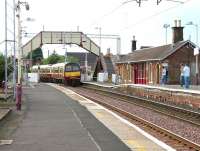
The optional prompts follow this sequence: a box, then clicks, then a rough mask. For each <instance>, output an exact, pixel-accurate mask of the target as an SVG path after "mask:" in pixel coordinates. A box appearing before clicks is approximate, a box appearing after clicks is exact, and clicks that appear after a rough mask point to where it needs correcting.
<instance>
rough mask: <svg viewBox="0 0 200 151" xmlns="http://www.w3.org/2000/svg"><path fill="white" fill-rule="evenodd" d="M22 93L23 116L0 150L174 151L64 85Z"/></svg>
mask: <svg viewBox="0 0 200 151" xmlns="http://www.w3.org/2000/svg"><path fill="white" fill-rule="evenodd" d="M50 85H51V86H50ZM24 95H25V98H26V100H27V102H26V104H27V111H26V114H25V117H24V119H23V121H22V123H21V124H20V126H19V128H18V129H17V130H16V132H15V133H14V134H13V136H12V139H13V143H12V144H11V145H2V146H0V150H1V151H27V150H29V151H43V150H44V151H141V150H142V151H165V150H168V151H174V149H172V148H171V147H169V146H167V145H166V144H164V143H162V142H160V141H159V140H157V139H156V138H154V137H152V136H150V135H149V134H147V133H145V132H144V131H142V130H140V129H139V128H138V127H135V126H134V125H132V124H130V123H129V122H127V121H126V120H124V119H122V118H120V117H119V116H117V115H116V114H115V113H113V112H111V111H109V110H107V109H105V108H104V107H102V106H100V105H98V104H96V103H94V102H92V101H90V100H88V99H86V98H84V97H82V96H80V95H78V94H76V93H74V92H73V91H71V90H69V89H67V88H64V87H61V86H58V85H54V84H49V85H47V84H41V83H40V84H38V85H35V86H34V87H30V88H25V89H24Z"/></svg>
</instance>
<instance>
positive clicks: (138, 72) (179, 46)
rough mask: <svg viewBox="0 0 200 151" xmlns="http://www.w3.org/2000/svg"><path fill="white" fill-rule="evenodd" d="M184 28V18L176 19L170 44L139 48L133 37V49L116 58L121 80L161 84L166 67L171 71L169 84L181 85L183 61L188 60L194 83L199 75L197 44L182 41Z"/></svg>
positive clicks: (191, 78)
mask: <svg viewBox="0 0 200 151" xmlns="http://www.w3.org/2000/svg"><path fill="white" fill-rule="evenodd" d="M183 28H184V27H182V26H181V21H175V26H174V27H172V30H173V43H172V44H168V45H163V46H158V47H150V48H144V49H140V50H136V40H135V39H133V41H132V52H131V53H129V54H127V55H120V56H119V59H118V60H117V61H116V68H117V72H118V75H119V76H120V77H121V80H122V82H124V83H134V84H160V80H161V76H162V67H163V66H164V67H165V68H167V71H168V81H167V83H168V84H179V82H180V64H181V63H183V64H185V63H187V64H188V65H189V67H190V70H191V74H190V80H191V84H195V83H196V80H197V78H196V71H195V70H196V68H195V67H196V62H195V56H194V48H195V47H196V45H195V44H194V43H193V42H191V41H190V40H186V41H184V40H183ZM198 59H199V58H198ZM199 62H200V59H199ZM198 79H199V77H198Z"/></svg>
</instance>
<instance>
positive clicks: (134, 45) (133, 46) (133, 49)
mask: <svg viewBox="0 0 200 151" xmlns="http://www.w3.org/2000/svg"><path fill="white" fill-rule="evenodd" d="M136 42H137V41H136V40H135V36H133V40H132V41H131V43H132V47H131V51H132V52H134V51H135V50H136Z"/></svg>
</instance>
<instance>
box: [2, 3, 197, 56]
mask: <svg viewBox="0 0 200 151" xmlns="http://www.w3.org/2000/svg"><path fill="white" fill-rule="evenodd" d="M7 1H8V3H9V5H11V6H12V2H13V0H7ZM125 1H126V0H27V2H28V3H29V5H30V11H25V9H22V17H23V19H24V18H27V17H31V18H34V19H35V21H34V22H25V21H23V22H22V24H23V26H27V28H26V29H25V30H26V32H28V33H38V32H40V31H41V30H42V29H43V27H44V29H45V30H48V31H76V30H77V27H78V26H79V30H80V31H82V32H83V33H90V34H99V30H97V29H95V27H101V28H102V34H112V35H113V34H116V35H120V37H121V53H128V52H130V51H131V40H132V37H133V35H135V37H136V40H137V48H138V49H139V47H140V46H159V45H163V44H165V29H164V28H163V25H164V24H170V26H171V27H172V26H173V25H174V20H175V19H178V20H179V19H180V20H182V25H183V26H185V24H186V23H187V22H189V21H193V22H194V23H195V24H198V25H199V26H200V11H199V10H200V1H199V0H180V1H182V2H185V3H184V4H180V3H175V2H170V1H167V0H162V1H161V3H160V4H159V5H156V0H148V1H143V2H142V4H141V7H139V6H138V4H137V3H136V2H135V1H132V2H129V3H126V4H124V5H123V4H122V3H123V2H125ZM177 1H178V0H177ZM4 3H5V0H0V42H1V41H3V40H4V39H5V36H4V24H5V21H4ZM8 9H9V13H8V15H9V20H8V24H9V25H8V27H9V28H11V30H12V25H13V24H12V9H11V8H8ZM171 34H172V31H171V28H168V43H171V40H172V36H171ZM195 34H196V32H195V27H194V26H185V28H184V39H185V40H187V39H188V38H189V37H191V40H192V41H193V42H196V35H195ZM8 37H9V38H12V34H11V33H10V32H9V36H8ZM29 39H30V37H29V38H23V41H24V42H26V41H27V40H29ZM199 39H200V38H199ZM93 40H94V41H95V42H96V43H97V44H99V39H93ZM107 48H111V52H112V53H116V40H105V39H102V51H103V52H104V53H105V52H106V49H107ZM47 49H49V50H50V51H51V52H52V51H53V50H54V49H56V50H57V51H60V52H59V53H60V54H63V53H64V51H63V46H53V47H48V48H45V47H44V54H45V56H46V54H47V51H46V50H47ZM67 49H68V51H74V50H75V49H76V50H79V49H80V48H78V47H75V48H73V47H69V46H68V47H67ZM0 50H1V51H2V50H4V44H1V45H0Z"/></svg>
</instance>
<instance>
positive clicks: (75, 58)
mask: <svg viewBox="0 0 200 151" xmlns="http://www.w3.org/2000/svg"><path fill="white" fill-rule="evenodd" d="M67 62H71V63H78V62H79V59H78V58H77V57H74V56H68V57H67Z"/></svg>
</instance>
